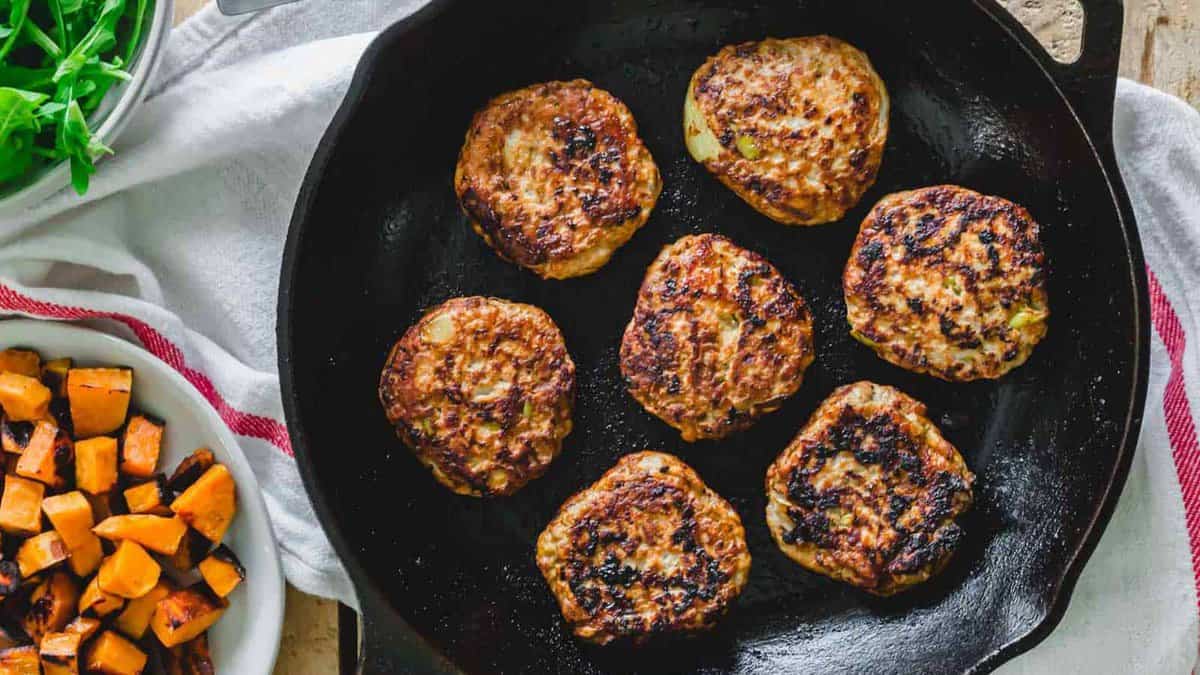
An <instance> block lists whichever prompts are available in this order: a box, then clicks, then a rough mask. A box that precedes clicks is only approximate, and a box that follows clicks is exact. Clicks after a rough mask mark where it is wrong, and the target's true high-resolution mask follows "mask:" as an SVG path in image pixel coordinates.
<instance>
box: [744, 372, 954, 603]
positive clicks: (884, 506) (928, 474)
mask: <svg viewBox="0 0 1200 675" xmlns="http://www.w3.org/2000/svg"><path fill="white" fill-rule="evenodd" d="M974 481H975V477H974V475H972V474H971V472H970V471H968V470H967V466H966V464H965V463H964V462H963V458H962V456H960V455H959V454H958V451H957V450H956V449H955V448H954V446H953V445H951V444H950V442H949V441H947V440H946V439H945V438H943V437H942V434H941V432H940V431H938V429H937V427H935V426H934V425H933V423H932V422H930V421H929V420H928V419H927V418H926V417H925V406H924V405H923V404H922V403H920V402H919V401H917V400H915V399H913V398H911V397H909V396H907V395H905V394H903V393H902V392H900V391H899V390H897V389H894V388H892V387H885V386H882V385H878V384H874V383H872V382H857V383H855V384H851V385H846V386H844V387H841V388H839V389H837V390H836V391H834V392H833V394H832V395H831V396H830V397H829V398H827V399H825V402H824V403H822V404H821V406H820V407H819V408H817V411H816V412H815V413H813V415H812V417H811V418H810V419H809V420H808V424H806V425H805V426H804V428H803V429H801V430H800V433H799V434H798V435H797V436H796V438H795V439H794V440H793V441H792V442H791V444H790V445H789V446H788V447H787V449H786V450H784V451H783V453H782V454H780V455H779V457H778V458H776V460H775V462H774V463H773V464H772V465H771V467H770V469H768V470H767V526H768V527H769V528H770V530H771V535H772V536H773V537H774V538H775V542H776V543H777V544H778V545H779V548H780V549H782V550H783V552H784V553H785V554H787V556H788V557H789V558H791V559H792V560H795V561H796V562H798V563H800V564H801V565H803V566H804V567H806V568H807V569H809V570H812V571H813V572H818V573H820V574H824V575H826V576H829V577H832V578H834V579H838V580H840V581H844V582H846V583H848V584H852V585H854V586H857V587H859V588H862V589H865V590H866V591H868V592H870V593H874V594H876V595H892V594H893V593H897V592H899V591H902V590H904V589H906V588H909V587H911V586H913V585H915V584H918V583H921V582H922V581H925V580H926V579H928V578H930V577H931V576H933V575H934V574H937V573H938V572H939V571H941V569H942V568H943V567H945V565H946V563H947V562H948V561H949V560H950V556H951V554H953V552H954V550H955V548H956V547H957V546H958V544H959V541H960V540H961V539H962V537H963V531H962V529H960V528H959V526H958V525H957V524H956V523H955V522H954V521H955V518H957V517H958V516H959V515H960V514H962V513H963V512H964V511H966V510H967V509H968V508H969V507H970V505H971V500H972V496H971V485H972V484H973V483H974Z"/></svg>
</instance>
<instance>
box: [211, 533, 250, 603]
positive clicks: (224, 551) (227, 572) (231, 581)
mask: <svg viewBox="0 0 1200 675" xmlns="http://www.w3.org/2000/svg"><path fill="white" fill-rule="evenodd" d="M200 576H202V577H204V583H206V584H208V587H209V588H211V589H212V591H213V593H216V594H217V595H219V596H221V597H222V598H224V597H226V596H228V595H229V594H230V593H232V592H233V589H235V588H237V585H238V584H240V583H242V581H243V580H244V579H245V578H246V568H245V567H242V562H241V561H240V560H238V558H237V556H236V555H234V553H233V551H231V550H230V549H229V547H228V546H226V545H225V544H221V545H220V546H218V547H217V548H216V550H214V551H213V552H212V553H211V554H209V556H208V557H207V558H205V559H204V560H202V561H200Z"/></svg>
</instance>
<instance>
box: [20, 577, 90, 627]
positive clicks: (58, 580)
mask: <svg viewBox="0 0 1200 675" xmlns="http://www.w3.org/2000/svg"><path fill="white" fill-rule="evenodd" d="M78 602H79V587H78V586H77V585H76V584H75V580H74V579H72V578H71V575H70V574H67V573H66V572H53V573H51V574H50V575H49V576H47V577H46V578H45V579H44V580H43V581H42V583H40V584H38V586H37V588H35V589H33V595H31V596H29V611H28V612H26V613H25V617H24V619H23V620H22V621H21V627H22V628H24V629H25V633H26V634H28V635H29V637H31V638H33V641H34V642H35V643H38V642H41V639H42V636H43V635H45V634H46V633H53V632H57V631H61V630H62V629H63V628H64V627H65V626H66V625H67V623H68V622H70V621H71V617H73V616H75V607H76V605H77V604H78Z"/></svg>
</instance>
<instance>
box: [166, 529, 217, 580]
mask: <svg viewBox="0 0 1200 675" xmlns="http://www.w3.org/2000/svg"><path fill="white" fill-rule="evenodd" d="M211 548H212V542H211V541H209V540H208V539H205V537H204V535H202V534H200V533H199V532H197V531H195V530H193V529H191V528H188V531H187V534H185V535H183V541H181V542H179V549H178V550H176V551H175V555H173V556H170V557H169V558H167V563H168V564H170V565H171V567H173V568H175V569H176V570H178V571H180V572H187V571H189V570H191V569H194V568H195V567H196V566H197V565H199V564H200V561H201V560H203V559H204V557H205V556H206V555H208V551H209V549H211Z"/></svg>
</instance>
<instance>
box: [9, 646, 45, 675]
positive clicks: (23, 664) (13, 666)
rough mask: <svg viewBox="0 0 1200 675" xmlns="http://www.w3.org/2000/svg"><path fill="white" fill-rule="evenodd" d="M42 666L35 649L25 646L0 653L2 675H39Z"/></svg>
mask: <svg viewBox="0 0 1200 675" xmlns="http://www.w3.org/2000/svg"><path fill="white" fill-rule="evenodd" d="M41 672H42V664H41V659H39V658H38V650H37V647H34V646H33V645H26V646H24V647H13V648H11V649H5V650H4V651H0V673H3V674H4V675H41Z"/></svg>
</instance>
